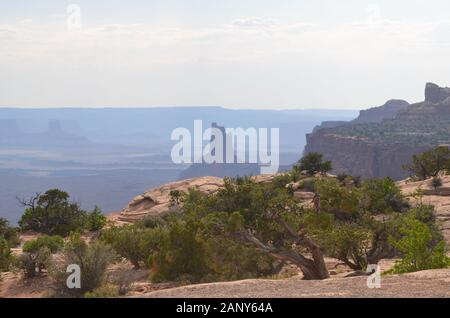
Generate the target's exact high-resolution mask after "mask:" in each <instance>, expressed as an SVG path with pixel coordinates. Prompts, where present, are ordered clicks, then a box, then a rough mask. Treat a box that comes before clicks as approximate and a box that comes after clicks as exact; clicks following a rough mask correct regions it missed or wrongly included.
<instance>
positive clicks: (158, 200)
mask: <svg viewBox="0 0 450 318" xmlns="http://www.w3.org/2000/svg"><path fill="white" fill-rule="evenodd" d="M275 176H276V175H261V176H255V177H253V178H254V180H255V182H258V183H266V182H271V181H272V180H273V178H274V177H275ZM223 185H224V183H223V179H221V178H217V177H198V178H192V179H186V180H181V181H176V182H171V183H167V184H165V185H162V186H161V187H158V188H155V189H151V190H148V191H146V192H144V193H143V194H141V195H138V196H137V197H135V198H134V199H133V200H131V202H130V203H128V205H127V206H126V207H125V208H124V209H123V210H122V211H121V212H120V213H119V214H118V215H117V216H116V215H114V216H112V217H111V218H110V219H111V220H112V221H118V222H125V223H132V222H135V221H138V220H141V219H143V218H145V217H146V216H150V215H161V214H163V213H165V212H170V211H173V210H174V207H173V206H172V204H171V202H170V199H171V197H170V192H171V191H180V192H188V190H189V189H190V188H194V189H197V190H199V191H200V192H202V193H204V194H213V193H215V192H217V191H218V190H219V189H220V188H222V187H223ZM175 208H176V207H175Z"/></svg>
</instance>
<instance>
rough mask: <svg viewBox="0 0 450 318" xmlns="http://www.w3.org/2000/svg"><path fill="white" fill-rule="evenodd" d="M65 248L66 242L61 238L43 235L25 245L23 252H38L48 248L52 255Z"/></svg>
mask: <svg viewBox="0 0 450 318" xmlns="http://www.w3.org/2000/svg"><path fill="white" fill-rule="evenodd" d="M63 246H64V240H63V238H62V237H61V236H57V235H55V236H48V235H43V236H40V237H38V238H37V239H35V240H32V241H28V242H26V243H25V244H24V245H23V248H22V250H23V251H24V252H27V253H34V252H37V251H38V250H39V249H41V248H44V247H46V248H48V249H49V250H50V252H51V253H52V254H55V253H56V252H58V251H59V250H60V249H61V248H62V247H63Z"/></svg>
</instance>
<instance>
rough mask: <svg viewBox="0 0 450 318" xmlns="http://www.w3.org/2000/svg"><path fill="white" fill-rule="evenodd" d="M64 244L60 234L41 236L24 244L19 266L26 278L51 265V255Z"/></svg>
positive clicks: (18, 261)
mask: <svg viewBox="0 0 450 318" xmlns="http://www.w3.org/2000/svg"><path fill="white" fill-rule="evenodd" d="M63 246H64V241H63V239H62V238H61V237H59V236H47V235H44V236H41V237H39V238H37V239H35V240H32V241H29V242H26V243H25V244H24V245H23V248H22V250H23V253H22V254H21V255H20V256H19V257H18V259H17V267H18V268H19V269H20V270H22V272H23V273H24V276H25V277H26V278H33V277H35V276H36V275H39V274H41V273H42V271H43V270H44V269H48V268H49V267H50V266H51V255H52V254H55V253H57V252H58V251H59V250H60V249H61V248H62V247H63Z"/></svg>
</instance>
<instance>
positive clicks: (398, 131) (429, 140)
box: [304, 83, 450, 180]
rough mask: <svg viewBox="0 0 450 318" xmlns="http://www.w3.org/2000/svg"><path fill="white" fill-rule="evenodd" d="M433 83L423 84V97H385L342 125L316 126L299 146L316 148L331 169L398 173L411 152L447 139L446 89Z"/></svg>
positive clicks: (449, 92)
mask: <svg viewBox="0 0 450 318" xmlns="http://www.w3.org/2000/svg"><path fill="white" fill-rule="evenodd" d="M436 86H437V85H435V84H431V83H429V84H427V86H426V89H425V95H426V100H425V101H424V102H421V103H416V104H413V105H409V104H408V103H407V102H405V101H401V100H391V101H389V102H387V103H386V104H385V105H383V106H381V107H376V108H373V109H370V110H366V111H362V112H361V114H360V116H359V117H358V118H357V119H355V120H353V121H351V122H348V123H346V124H344V125H340V126H337V127H334V128H324V129H319V130H316V131H315V132H313V133H312V134H309V135H307V145H306V147H305V151H304V152H305V153H310V152H319V153H322V154H323V155H324V157H325V158H326V159H327V160H331V161H332V162H333V167H334V171H333V172H334V173H347V174H351V175H355V176H361V177H363V178H374V177H377V178H379V177H386V176H389V177H391V178H393V179H396V180H400V179H403V178H405V177H407V176H408V172H407V171H405V170H404V169H403V168H402V166H403V165H404V164H406V163H409V162H410V161H411V157H412V156H413V155H414V154H418V153H421V152H423V151H426V150H429V149H430V148H433V147H436V146H439V145H445V144H449V143H450V98H449V96H450V89H448V88H440V87H438V86H437V88H436Z"/></svg>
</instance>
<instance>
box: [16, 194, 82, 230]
mask: <svg viewBox="0 0 450 318" xmlns="http://www.w3.org/2000/svg"><path fill="white" fill-rule="evenodd" d="M23 205H24V206H25V207H26V209H25V212H24V214H23V215H22V217H21V219H20V220H19V226H20V228H21V229H22V230H24V231H25V230H32V231H36V232H39V233H44V234H49V235H61V236H66V235H68V234H69V233H70V232H72V231H75V230H78V229H83V226H84V220H85V217H86V212H85V211H83V210H81V208H80V206H79V205H78V204H77V203H73V202H70V201H69V194H68V193H66V192H63V191H61V190H58V189H52V190H48V191H47V192H45V193H44V194H42V195H41V194H39V195H37V196H35V197H34V198H31V199H29V200H23Z"/></svg>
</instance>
